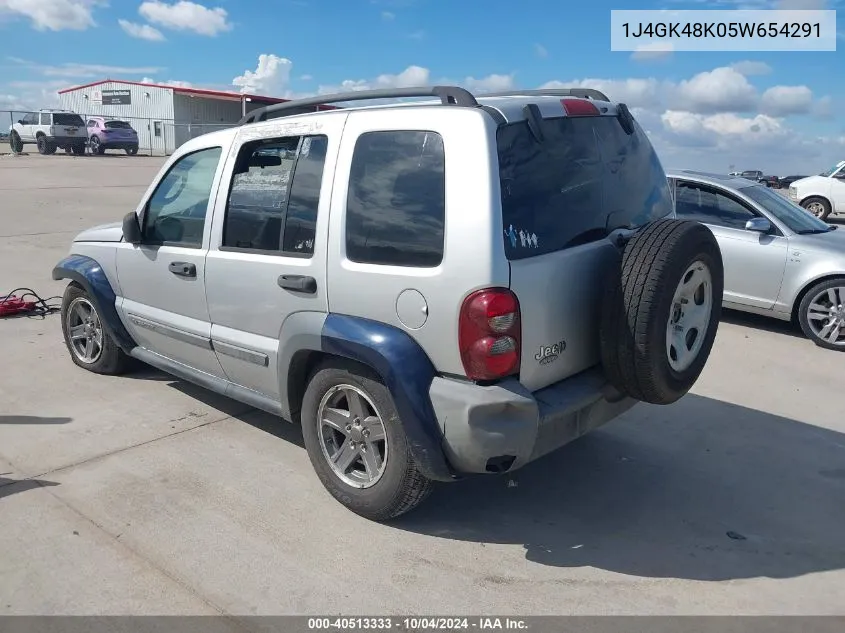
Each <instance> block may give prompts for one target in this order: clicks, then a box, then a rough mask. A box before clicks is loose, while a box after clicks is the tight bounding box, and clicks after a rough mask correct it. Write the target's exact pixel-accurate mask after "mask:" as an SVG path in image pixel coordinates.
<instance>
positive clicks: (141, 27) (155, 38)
mask: <svg viewBox="0 0 845 633" xmlns="http://www.w3.org/2000/svg"><path fill="white" fill-rule="evenodd" d="M117 23H118V24H119V25H120V28H122V29H123V30H124V31H125V32H126V33H127V35H131V36H132V37H137V38H138V39H141V40H148V41H150V42H161V41H163V40H164V35H163V34H162V32H161V31H159V30H158V29H157V28H155V27H152V26H150V25H149V24H136V23H135V22H130V21H129V20H122V19H121V20H118V21H117Z"/></svg>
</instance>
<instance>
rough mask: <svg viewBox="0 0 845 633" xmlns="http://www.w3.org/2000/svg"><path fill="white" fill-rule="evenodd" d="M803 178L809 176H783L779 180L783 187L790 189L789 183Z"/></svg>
mask: <svg viewBox="0 0 845 633" xmlns="http://www.w3.org/2000/svg"><path fill="white" fill-rule="evenodd" d="M802 178H807V176H782V177H780V178H778V181H779V182H780V188H781V189H788V188H789V185H791V184H792V183H793V182H795V181H796V180H801V179H802Z"/></svg>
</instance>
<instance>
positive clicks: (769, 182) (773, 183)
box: [757, 176, 780, 189]
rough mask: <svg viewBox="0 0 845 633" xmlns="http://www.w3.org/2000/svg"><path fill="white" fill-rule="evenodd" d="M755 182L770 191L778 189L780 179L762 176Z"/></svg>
mask: <svg viewBox="0 0 845 633" xmlns="http://www.w3.org/2000/svg"><path fill="white" fill-rule="evenodd" d="M757 182H759V183H761V184H764V185H766V186H767V187H771V188H772V189H780V179H779V178H778V177H777V176H762V177H761V178H760V179H759V180H757Z"/></svg>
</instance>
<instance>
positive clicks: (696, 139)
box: [0, 0, 845, 176]
mask: <svg viewBox="0 0 845 633" xmlns="http://www.w3.org/2000/svg"><path fill="white" fill-rule="evenodd" d="M625 5H626V3H622V2H619V1H618V0H614V1H613V2H610V1H609V0H592V1H591V2H577V3H575V2H573V3H568V2H561V1H560V0H555V1H551V0H533V1H532V2H530V3H529V4H526V5H524V8H517V7H518V5H516V4H515V3H514V2H505V1H504V0H483V2H482V1H481V0H210V1H208V2H206V0H202V3H200V2H193V1H188V0H177V1H170V0H168V1H165V0H145V1H139V0H0V41H2V42H3V45H2V47H0V110H3V109H7V110H8V109H15V110H21V109H38V108H44V107H50V106H53V105H56V104H57V100H58V98H57V95H56V91H57V90H59V89H61V88H67V87H70V86H73V85H78V84H83V83H88V82H92V81H97V80H100V79H106V78H111V79H127V80H134V81H148V82H149V81H153V82H156V83H170V84H178V85H186V86H193V87H200V88H213V89H218V90H232V91H235V92H248V93H254V94H263V95H269V96H277V97H297V96H304V95H313V94H321V93H329V92H336V91H340V90H359V89H366V88H371V87H392V86H415V85H425V84H435V83H444V82H446V83H453V84H458V85H462V86H464V87H466V88H469V89H470V90H477V91H487V90H506V89H510V88H540V87H571V86H581V87H592V88H598V89H600V90H602V91H604V92H605V93H606V94H607V95H608V96H609V98H610V99H611V100H612V101H615V102H624V103H626V104H627V105H628V106H629V107H630V108H631V109H632V112H633V113H634V115H635V116H636V117H637V119H638V120H639V121H640V123H641V125H642V126H643V128H644V129H645V130H646V131H647V133H648V134H649V137H650V138H651V141H652V143H653V144H654V146H655V148H656V149H657V151H658V154H659V155H660V159H661V162H662V163H663V165H664V167H665V168H667V169H683V168H687V169H704V170H711V171H719V172H725V171H732V170H744V169H761V170H763V171H764V172H766V173H768V174H773V175H780V176H783V175H788V174H813V173H818V172H820V171H822V170H823V169H825V168H827V167H828V166H829V165H831V164H833V163H835V162H837V161H839V160H843V159H845V117H843V107H844V106H845V82H843V81H842V78H843V66H845V54H843V47H845V37H843V34H845V21H842V22H840V23H839V24H838V28H839V31H840V33H839V38H838V42H837V45H838V47H840V48H839V50H838V51H837V52H780V53H757V52H740V53H737V52H732V53H728V52H678V51H675V52H658V53H654V52H648V51H639V52H633V53H632V52H618V51H616V52H614V51H611V50H610V10H611V9H618V8H621V7H623V6H625ZM631 6H632V8H637V9H708V8H718V9H731V8H756V9H762V8H783V9H797V8H828V9H841V8H845V0H639V1H638V2H637V4H636V5H631ZM837 17H841V14H837Z"/></svg>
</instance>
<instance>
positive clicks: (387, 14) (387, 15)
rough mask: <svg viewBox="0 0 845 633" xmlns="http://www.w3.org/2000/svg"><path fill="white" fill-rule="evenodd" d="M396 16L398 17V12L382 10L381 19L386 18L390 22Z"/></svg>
mask: <svg viewBox="0 0 845 633" xmlns="http://www.w3.org/2000/svg"><path fill="white" fill-rule="evenodd" d="M395 17H396V14H395V13H393V12H392V11H382V12H381V19H382V20H384V21H385V22H390V21H391V20H393V19H394V18H395Z"/></svg>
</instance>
